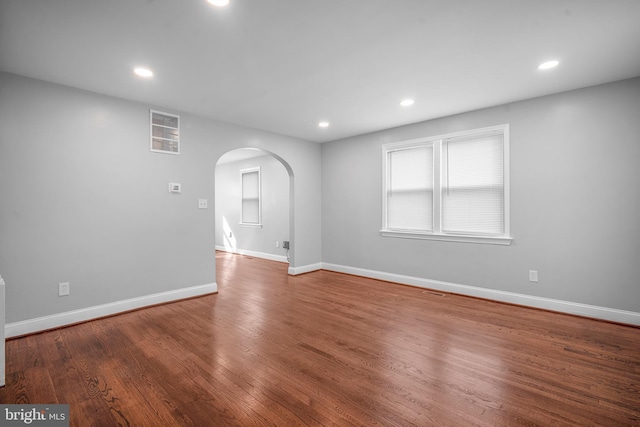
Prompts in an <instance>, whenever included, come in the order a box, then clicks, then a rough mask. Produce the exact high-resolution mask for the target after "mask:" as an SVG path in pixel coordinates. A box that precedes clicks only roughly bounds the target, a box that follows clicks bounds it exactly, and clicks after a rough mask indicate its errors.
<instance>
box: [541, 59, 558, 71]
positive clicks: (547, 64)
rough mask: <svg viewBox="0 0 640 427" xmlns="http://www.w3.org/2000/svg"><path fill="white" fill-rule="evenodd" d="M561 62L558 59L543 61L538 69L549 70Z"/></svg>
mask: <svg viewBox="0 0 640 427" xmlns="http://www.w3.org/2000/svg"><path fill="white" fill-rule="evenodd" d="M559 63H560V62H558V61H555V60H554V61H547V62H543V63H542V64H540V65H538V70H548V69H550V68H555V67H557V66H558V64H559Z"/></svg>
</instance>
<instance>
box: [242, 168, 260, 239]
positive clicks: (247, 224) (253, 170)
mask: <svg viewBox="0 0 640 427" xmlns="http://www.w3.org/2000/svg"><path fill="white" fill-rule="evenodd" d="M256 172H257V174H258V222H257V223H255V222H244V201H245V195H244V175H245V174H250V173H256ZM261 175H262V174H261V172H260V167H259V166H257V167H253V168H246V169H240V225H241V226H243V227H252V228H262V176H261Z"/></svg>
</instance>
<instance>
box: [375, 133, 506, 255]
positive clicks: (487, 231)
mask: <svg viewBox="0 0 640 427" xmlns="http://www.w3.org/2000/svg"><path fill="white" fill-rule="evenodd" d="M508 159H509V127H508V125H501V126H494V127H490V128H484V129H476V130H473V131H467V132H459V133H455V134H448V135H441V136H437V137H431V138H423V139H418V140H413V141H405V142H399V143H392V144H385V145H384V146H383V165H384V166H383V167H384V172H385V179H384V186H383V187H384V188H383V190H384V194H383V225H382V231H381V234H382V235H383V236H395V237H407V238H419V239H420V238H421V239H436V240H450V241H460V242H473V243H494V244H505V245H508V244H510V243H511V240H512V239H511V237H510V234H509V162H508Z"/></svg>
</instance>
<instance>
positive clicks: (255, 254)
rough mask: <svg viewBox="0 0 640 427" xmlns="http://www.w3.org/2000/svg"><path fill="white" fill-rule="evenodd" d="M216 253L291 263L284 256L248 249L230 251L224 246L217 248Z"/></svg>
mask: <svg viewBox="0 0 640 427" xmlns="http://www.w3.org/2000/svg"><path fill="white" fill-rule="evenodd" d="M216 251H223V252H229V253H232V254H239V255H246V256H252V257H255V258H263V259H268V260H270V261H278V262H289V261H288V260H287V257H286V256H284V255H274V254H268V253H265V252H256V251H249V250H246V249H233V250H230V249H228V248H225V247H224V246H216Z"/></svg>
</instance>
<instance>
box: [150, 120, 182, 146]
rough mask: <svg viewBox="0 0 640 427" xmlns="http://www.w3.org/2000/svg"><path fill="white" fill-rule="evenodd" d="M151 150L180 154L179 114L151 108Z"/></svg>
mask: <svg viewBox="0 0 640 427" xmlns="http://www.w3.org/2000/svg"><path fill="white" fill-rule="evenodd" d="M151 151H155V152H157V153H168V154H180V116H176V115H174V114H169V113H162V112H160V111H155V110H151Z"/></svg>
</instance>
